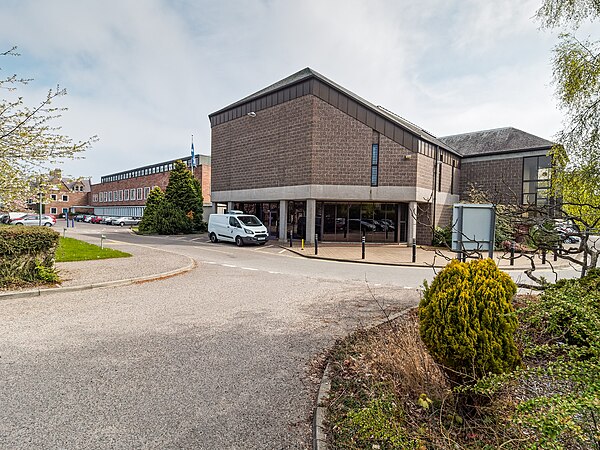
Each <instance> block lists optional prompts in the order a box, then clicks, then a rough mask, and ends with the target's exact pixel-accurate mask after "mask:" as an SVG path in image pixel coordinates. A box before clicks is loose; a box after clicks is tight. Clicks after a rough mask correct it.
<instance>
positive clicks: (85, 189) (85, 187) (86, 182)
mask: <svg viewBox="0 0 600 450" xmlns="http://www.w3.org/2000/svg"><path fill="white" fill-rule="evenodd" d="M62 182H63V183H64V185H65V186H66V187H67V188H68V189H69V190H70V191H73V188H74V187H75V185H76V184H77V183H81V184H82V185H83V192H91V190H92V188H91V183H90V180H89V179H88V178H82V179H80V180H69V179H68V178H63V179H62Z"/></svg>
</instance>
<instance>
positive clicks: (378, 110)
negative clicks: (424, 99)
mask: <svg viewBox="0 0 600 450" xmlns="http://www.w3.org/2000/svg"><path fill="white" fill-rule="evenodd" d="M311 78H315V79H317V80H319V81H321V82H323V83H325V84H327V85H329V86H330V87H332V88H334V89H336V90H338V91H339V92H342V93H343V94H344V95H346V96H348V97H349V98H351V99H353V100H355V101H356V102H358V103H360V104H362V105H363V106H365V107H366V108H368V109H370V110H371V111H373V112H374V113H375V114H377V115H379V116H381V117H383V118H385V119H387V120H389V121H391V122H393V123H395V124H397V125H399V126H400V127H402V128H404V129H405V130H407V131H409V132H411V133H413V134H414V135H415V136H418V137H420V138H422V139H423V140H425V141H428V142H430V143H432V144H434V145H438V146H440V147H442V148H444V149H446V150H448V151H450V152H452V153H455V154H457V155H459V156H460V153H459V152H457V151H456V150H454V149H453V148H452V147H449V146H448V145H447V144H445V143H444V142H442V141H441V140H439V139H438V138H437V137H435V136H434V135H432V134H431V133H429V132H427V131H425V130H424V129H423V128H420V127H419V126H417V125H415V124H414V123H412V122H409V121H408V120H406V119H404V118H402V117H400V116H398V115H397V114H395V113H392V112H391V111H389V110H387V109H385V108H383V107H381V106H377V105H374V104H373V103H371V102H369V101H367V100H365V99H364V98H362V97H360V96H358V95H356V94H355V93H353V92H352V91H349V90H348V89H346V88H344V87H343V86H340V85H339V84H337V83H335V82H334V81H332V80H330V79H329V78H327V77H325V76H323V75H321V74H320V73H318V72H316V71H315V70H313V69H311V68H309V67H307V68H305V69H302V70H300V71H299V72H296V73H294V74H292V75H290V76H288V77H286V78H283V79H282V80H279V81H277V82H276V83H273V84H271V85H270V86H267V87H266V88H264V89H261V90H259V91H257V92H255V93H253V94H251V95H249V96H247V97H244V98H243V99H241V100H238V101H236V102H234V103H232V104H230V105H229V106H226V107H225V108H221V109H220V110H218V111H215V112H213V113H212V114H209V118H210V117H213V116H215V115H217V114H220V113H222V112H224V111H228V110H230V109H233V108H236V107H238V106H241V105H244V104H246V103H249V102H251V101H253V100H256V99H258V98H261V97H263V96H265V95H267V94H270V93H272V92H276V91H278V90H280V89H284V88H286V87H288V86H291V85H293V84H296V83H300V82H302V81H305V80H308V79H311Z"/></svg>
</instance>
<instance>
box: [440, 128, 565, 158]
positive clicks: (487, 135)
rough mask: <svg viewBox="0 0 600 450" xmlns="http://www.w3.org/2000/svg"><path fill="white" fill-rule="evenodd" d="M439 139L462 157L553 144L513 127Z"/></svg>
mask: <svg viewBox="0 0 600 450" xmlns="http://www.w3.org/2000/svg"><path fill="white" fill-rule="evenodd" d="M439 139H440V140H441V141H442V142H444V143H445V144H446V145H448V146H450V147H452V148H453V149H455V151H457V152H458V153H459V154H461V155H462V156H463V157H464V158H468V157H470V156H471V157H474V156H485V155H496V154H501V153H512V152H518V151H524V150H543V149H550V148H551V147H552V146H553V145H554V142H551V141H548V140H546V139H543V138H541V137H538V136H535V135H533V134H530V133H526V132H525V131H522V130H519V129H517V128H513V127H506V128H495V129H493V130H483V131H475V132H472V133H463V134H455V135H452V136H444V137H440V138H439Z"/></svg>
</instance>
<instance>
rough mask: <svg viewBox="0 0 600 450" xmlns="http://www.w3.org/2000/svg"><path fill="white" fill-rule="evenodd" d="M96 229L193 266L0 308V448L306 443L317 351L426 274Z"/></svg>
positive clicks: (388, 309) (409, 296)
mask: <svg viewBox="0 0 600 450" xmlns="http://www.w3.org/2000/svg"><path fill="white" fill-rule="evenodd" d="M78 230H81V231H88V230H89V233H90V235H89V236H88V237H87V238H88V239H92V240H93V239H96V237H97V236H98V233H102V231H101V229H100V228H98V227H93V226H90V227H89V228H85V227H81V228H79V229H78ZM104 233H106V234H107V236H108V238H109V239H110V238H116V239H120V240H126V241H130V242H132V241H134V242H136V243H138V244H142V245H149V246H151V247H154V248H166V249H169V250H171V251H174V252H177V253H181V254H185V255H189V256H191V257H193V258H194V259H195V260H196V261H197V262H198V267H197V268H196V269H194V270H193V271H191V272H188V273H187V274H184V275H181V276H177V277H173V278H169V279H166V280H161V281H156V282H151V283H143V284H137V285H131V286H126V287H119V288H108V289H96V290H93V291H83V292H77V293H63V294H56V295H48V296H44V297H41V298H35V299H14V300H5V301H3V302H2V303H1V304H0V310H1V311H2V321H1V323H0V380H1V381H0V447H2V448H10V449H20V448H67V449H70V448H160V449H164V448H199V449H215V448H231V449H283V448H308V447H309V445H310V418H311V413H312V408H313V406H314V398H315V395H316V381H317V378H318V377H317V376H315V375H317V373H318V366H319V364H320V362H321V361H322V357H320V355H322V352H324V351H325V350H326V349H327V348H329V347H330V346H331V345H332V344H333V343H334V341H335V339H336V338H339V337H342V336H344V335H346V334H347V333H349V332H351V331H352V330H354V329H356V328H357V327H358V326H360V325H364V324H369V323H372V322H374V321H375V320H379V319H381V318H383V317H384V316H385V314H384V313H392V312H395V311H400V310H403V309H405V308H407V307H410V306H414V305H416V303H417V302H418V299H419V294H418V292H417V291H416V290H414V289H411V287H415V286H418V285H420V284H421V282H422V280H423V278H425V277H430V276H431V273H430V270H429V269H406V268H398V267H379V266H369V265H361V264H346V263H339V262H328V261H316V260H307V259H304V258H301V257H297V256H293V255H291V254H289V253H288V252H285V251H284V252H282V251H281V249H280V248H279V247H275V246H273V247H244V248H237V247H235V246H233V245H229V244H219V245H214V244H210V243H207V242H206V238H202V237H201V238H193V237H181V238H178V237H170V238H158V237H157V238H152V237H139V236H131V235H129V234H128V233H127V232H126V231H125V230H120V229H106V230H105V231H104ZM193 239H196V240H193ZM117 248H118V247H117ZM123 276H124V277H126V276H127V274H126V273H124V274H123Z"/></svg>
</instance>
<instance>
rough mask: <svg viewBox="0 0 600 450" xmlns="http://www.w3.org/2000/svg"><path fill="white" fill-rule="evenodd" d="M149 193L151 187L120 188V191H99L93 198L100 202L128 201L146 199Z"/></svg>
mask: <svg viewBox="0 0 600 450" xmlns="http://www.w3.org/2000/svg"><path fill="white" fill-rule="evenodd" d="M155 187H156V186H155ZM149 194H150V188H149V187H144V188H141V187H139V188H132V189H120V190H118V191H107V192H99V193H97V194H94V195H93V196H92V200H93V201H94V202H99V203H105V202H127V201H132V200H146V199H147V198H148V195H149Z"/></svg>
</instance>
